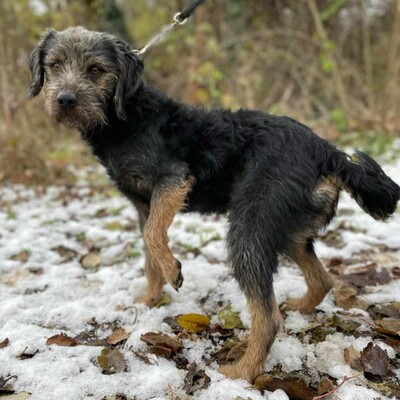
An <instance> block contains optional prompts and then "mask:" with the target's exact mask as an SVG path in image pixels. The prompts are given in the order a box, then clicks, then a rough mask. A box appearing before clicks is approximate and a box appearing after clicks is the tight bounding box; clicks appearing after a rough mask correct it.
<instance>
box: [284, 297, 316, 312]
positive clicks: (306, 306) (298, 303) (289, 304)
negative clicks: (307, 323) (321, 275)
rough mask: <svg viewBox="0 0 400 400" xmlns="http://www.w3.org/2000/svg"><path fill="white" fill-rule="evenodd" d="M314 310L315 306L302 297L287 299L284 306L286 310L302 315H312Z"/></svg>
mask: <svg viewBox="0 0 400 400" xmlns="http://www.w3.org/2000/svg"><path fill="white" fill-rule="evenodd" d="M314 309H315V304H312V303H311V302H310V301H309V300H308V299H307V298H305V297H300V298H298V299H287V300H286V303H285V305H284V310H287V311H298V312H299V313H300V314H311V313H312V312H313V311H314Z"/></svg>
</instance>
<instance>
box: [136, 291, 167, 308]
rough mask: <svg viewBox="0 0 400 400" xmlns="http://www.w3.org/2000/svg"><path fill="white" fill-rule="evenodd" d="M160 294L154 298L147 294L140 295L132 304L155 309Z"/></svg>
mask: <svg viewBox="0 0 400 400" xmlns="http://www.w3.org/2000/svg"><path fill="white" fill-rule="evenodd" d="M161 296H162V295H161V294H160V295H157V296H154V295H152V294H149V293H145V294H142V295H141V296H138V297H136V298H135V300H134V302H135V303H139V304H145V305H146V306H147V307H155V306H156V304H157V303H158V301H159V300H160V299H161Z"/></svg>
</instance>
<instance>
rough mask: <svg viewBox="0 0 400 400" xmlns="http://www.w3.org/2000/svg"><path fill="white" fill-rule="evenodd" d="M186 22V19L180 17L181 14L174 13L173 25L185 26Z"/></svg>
mask: <svg viewBox="0 0 400 400" xmlns="http://www.w3.org/2000/svg"><path fill="white" fill-rule="evenodd" d="M187 20H188V19H187V18H182V17H181V13H176V14H175V15H174V23H175V24H178V25H184V24H186V22H187Z"/></svg>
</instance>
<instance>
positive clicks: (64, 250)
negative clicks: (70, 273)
mask: <svg viewBox="0 0 400 400" xmlns="http://www.w3.org/2000/svg"><path fill="white" fill-rule="evenodd" d="M51 250H52V251H55V252H56V253H57V254H58V255H59V256H60V257H61V258H62V259H63V262H67V261H70V260H72V259H73V258H75V257H76V255H77V254H78V253H77V252H76V251H75V250H73V249H70V248H69V247H65V246H63V245H61V246H57V247H53V248H52V249H51Z"/></svg>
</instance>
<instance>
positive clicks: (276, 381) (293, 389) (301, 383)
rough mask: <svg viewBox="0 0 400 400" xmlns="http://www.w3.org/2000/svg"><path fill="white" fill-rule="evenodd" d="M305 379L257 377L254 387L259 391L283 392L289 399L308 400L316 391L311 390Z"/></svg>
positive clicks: (296, 377) (295, 377) (270, 376)
mask: <svg viewBox="0 0 400 400" xmlns="http://www.w3.org/2000/svg"><path fill="white" fill-rule="evenodd" d="M307 381H308V379H307V378H306V377H300V376H286V377H282V378H280V377H275V376H272V375H262V376H259V377H258V378H257V379H256V381H255V382H254V386H255V387H256V388H258V389H261V390H268V391H270V392H273V391H275V390H277V389H281V390H283V391H284V392H285V393H286V394H287V395H288V396H289V397H290V398H294V399H300V400H310V399H312V398H313V397H314V396H316V395H317V392H316V390H314V389H313V388H311V387H310V386H309V384H308V382H307Z"/></svg>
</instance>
